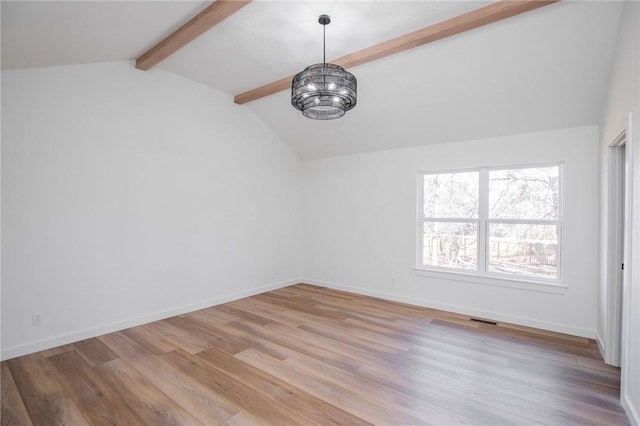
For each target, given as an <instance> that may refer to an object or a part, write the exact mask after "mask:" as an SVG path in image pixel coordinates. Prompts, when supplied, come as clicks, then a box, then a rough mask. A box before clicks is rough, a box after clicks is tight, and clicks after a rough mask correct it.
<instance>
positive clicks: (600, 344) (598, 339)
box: [596, 330, 606, 359]
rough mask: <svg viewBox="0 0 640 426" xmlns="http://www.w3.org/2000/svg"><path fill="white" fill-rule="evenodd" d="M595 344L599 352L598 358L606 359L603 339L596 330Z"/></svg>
mask: <svg viewBox="0 0 640 426" xmlns="http://www.w3.org/2000/svg"><path fill="white" fill-rule="evenodd" d="M596 343H598V350H599V351H600V356H601V357H602V359H606V358H605V353H606V352H605V349H604V347H605V346H604V339H603V338H602V336H600V333H598V331H597V330H596Z"/></svg>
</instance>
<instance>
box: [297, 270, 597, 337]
mask: <svg viewBox="0 0 640 426" xmlns="http://www.w3.org/2000/svg"><path fill="white" fill-rule="evenodd" d="M301 281H302V282H304V283H308V284H312V285H317V286H322V287H328V288H333V289H336V290H344V291H349V292H351V293H358V294H362V295H365V296H372V297H378V298H381V299H387V300H393V301H395V302H402V303H407V304H410V305H415V306H422V307H425V308H432V309H438V310H441V311H448V312H454V313H457V314H462V315H469V316H473V317H480V318H485V319H490V320H493V321H499V322H506V323H510V324H516V325H522V326H525V327H532V328H537V329H540V330H547V331H554V332H556V333H563V334H569V335H572V336H578V337H586V338H589V339H593V338H595V337H596V336H595V334H596V333H595V331H594V330H589V329H586V328H580V327H572V326H568V325H564V324H556V323H552V322H546V321H540V320H535V319H531V318H523V317H518V316H514V315H507V314H500V313H496V312H490V311H482V310H479V309H473V308H468V307H465V306H458V305H449V304H445V303H438V302H432V301H430V300H425V299H418V298H414V297H406V296H398V295H397V294H392V293H386V292H382V291H375V290H369V289H366V288H361V287H351V286H346V285H341V284H336V283H331V282H327V281H321V280H315V279H313V278H302V279H301Z"/></svg>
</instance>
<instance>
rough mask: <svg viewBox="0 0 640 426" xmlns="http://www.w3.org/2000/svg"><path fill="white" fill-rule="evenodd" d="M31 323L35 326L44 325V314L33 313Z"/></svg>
mask: <svg viewBox="0 0 640 426" xmlns="http://www.w3.org/2000/svg"><path fill="white" fill-rule="evenodd" d="M31 325H32V326H34V327H37V326H39V325H42V314H31Z"/></svg>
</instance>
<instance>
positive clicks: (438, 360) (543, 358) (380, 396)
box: [2, 285, 628, 426]
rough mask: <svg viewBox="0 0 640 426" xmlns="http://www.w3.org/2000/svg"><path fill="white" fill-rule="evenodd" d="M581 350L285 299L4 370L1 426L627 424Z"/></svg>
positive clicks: (331, 295) (610, 379) (260, 299)
mask: <svg viewBox="0 0 640 426" xmlns="http://www.w3.org/2000/svg"><path fill="white" fill-rule="evenodd" d="M619 380H620V375H619V370H618V369H615V368H612V367H609V366H607V365H605V364H604V363H603V362H602V360H601V358H600V356H599V354H598V350H597V348H596V345H595V343H594V342H593V341H592V340H588V339H583V338H578V337H571V336H565V335H560V334H555V333H549V332H543V331H536V330H532V329H526V328H523V327H516V326H509V325H506V324H500V325H497V326H496V325H487V324H481V323H477V322H471V321H469V318H467V317H464V316H461V315H454V314H449V313H446V312H441V311H435V310H431V309H423V308H417V307H414V306H409V305H403V304H400V303H394V302H388V301H382V300H379V299H374V298H370V297H365V296H359V295H354V294H351V293H345V292H340V291H335V290H329V289H325V288H321V287H314V286H309V285H296V286H292V287H287V288H284V289H280V290H277V291H272V292H269V293H265V294H261V295H258V296H254V297H250V298H247V299H243V300H239V301H235V302H232V303H227V304H225V305H220V306H216V307H212V308H208V309H204V310H201V311H197V312H193V313H190V314H187V315H182V316H177V317H173V318H169V319H166V320H163V321H157V322H154V323H151V324H146V325H143V326H139V327H134V328H130V329H128V330H124V331H121V332H117V333H111V334H108V335H105V336H100V337H98V338H93V339H88V340H84V341H81V342H78V343H74V344H72V345H66V346H62V347H59V348H55V349H50V350H47V351H43V352H39V353H36V354H32V355H27V356H23V357H20V358H14V359H11V360H9V361H6V362H3V363H2V424H3V425H9V424H19V425H30V424H34V425H84V424H91V425H103V424H105V425H106V424H109V425H126V426H128V425H137V424H147V425H176V424H189V425H191V424H204V425H214V424H229V425H232V424H233V425H256V424H259V425H265V424H278V425H311V424H318V425H329V424H341V425H359V424H368V423H373V424H379V425H392V424H403V425H409V424H415V425H417V424H434V425H458V424H465V425H492V426H497V425H522V424H524V425H608V426H611V425H626V424H628V422H627V419H626V417H625V415H624V414H623V411H622V409H621V407H620V404H619V402H618V394H619V385H620V382H619Z"/></svg>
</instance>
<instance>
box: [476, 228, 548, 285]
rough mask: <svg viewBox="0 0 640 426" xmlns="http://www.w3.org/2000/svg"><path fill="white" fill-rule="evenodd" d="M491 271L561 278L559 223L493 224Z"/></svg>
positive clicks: (490, 243)
mask: <svg viewBox="0 0 640 426" xmlns="http://www.w3.org/2000/svg"><path fill="white" fill-rule="evenodd" d="M489 272H500V273H503V274H512V275H522V276H528V277H538V278H548V279H556V278H558V230H557V227H556V225H523V224H516V225H514V224H504V223H491V224H489Z"/></svg>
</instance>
